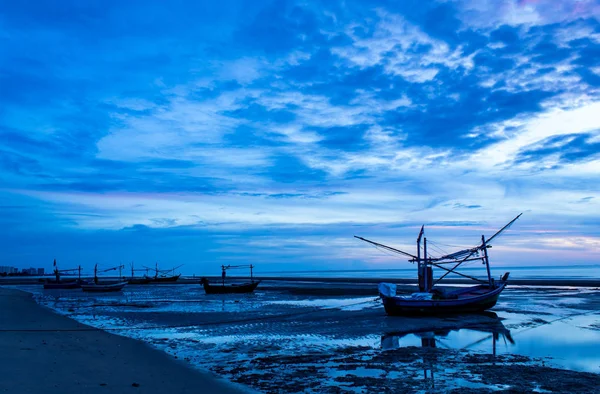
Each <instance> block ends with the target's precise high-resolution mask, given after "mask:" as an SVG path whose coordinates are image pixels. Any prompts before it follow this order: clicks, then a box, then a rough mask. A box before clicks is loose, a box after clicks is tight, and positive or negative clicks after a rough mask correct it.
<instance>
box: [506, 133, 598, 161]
mask: <svg viewBox="0 0 600 394" xmlns="http://www.w3.org/2000/svg"><path fill="white" fill-rule="evenodd" d="M590 139H591V135H590V134H567V135H561V136H556V137H550V138H547V139H545V140H543V141H541V142H540V143H539V144H536V145H535V146H530V147H528V149H526V150H523V151H521V152H519V155H518V156H517V158H516V161H517V163H524V162H529V163H537V162H540V161H542V162H543V160H544V159H545V158H548V157H550V156H553V155H557V156H558V157H559V163H560V164H559V165H562V164H567V163H573V162H576V161H580V160H584V159H588V158H591V157H597V156H599V155H600V142H590V141H589V140H590Z"/></svg>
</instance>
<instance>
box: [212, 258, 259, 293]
mask: <svg viewBox="0 0 600 394" xmlns="http://www.w3.org/2000/svg"><path fill="white" fill-rule="evenodd" d="M236 268H250V282H248V283H231V284H225V279H226V276H227V274H226V272H227V270H228V269H236ZM253 268H254V266H253V265H252V264H250V265H222V266H221V279H222V281H221V284H218V285H213V284H210V282H209V281H208V279H206V278H202V279H201V280H200V284H201V285H202V287H204V292H205V293H206V294H243V293H252V292H253V291H254V290H255V289H256V287H257V286H258V284H259V283H260V281H256V282H255V281H254V278H253V274H252V269H253Z"/></svg>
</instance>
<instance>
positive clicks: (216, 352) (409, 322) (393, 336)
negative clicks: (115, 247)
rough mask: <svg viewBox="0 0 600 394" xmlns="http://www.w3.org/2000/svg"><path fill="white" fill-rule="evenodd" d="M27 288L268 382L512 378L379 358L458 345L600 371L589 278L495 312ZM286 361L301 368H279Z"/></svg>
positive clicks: (236, 374)
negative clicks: (445, 314) (458, 313)
mask: <svg viewBox="0 0 600 394" xmlns="http://www.w3.org/2000/svg"><path fill="white" fill-rule="evenodd" d="M22 288H23V289H25V290H28V291H31V292H32V293H33V294H34V295H35V297H36V298H37V300H38V302H40V303H42V304H44V305H47V306H49V307H51V308H53V309H55V310H56V311H58V312H59V313H62V314H65V315H68V316H70V317H72V318H74V319H76V320H78V321H81V322H83V323H86V324H89V325H91V326H94V327H99V328H103V329H112V330H114V332H115V333H118V334H120V335H125V336H129V337H133V338H136V339H140V340H143V341H146V342H148V343H150V344H152V345H153V346H155V347H157V348H159V349H162V350H164V351H166V352H168V353H170V354H172V355H174V356H176V357H178V358H182V359H185V360H186V361H188V362H190V363H192V364H193V365H196V366H198V367H200V368H204V369H209V370H212V371H214V372H216V373H218V374H221V375H224V376H225V377H227V378H231V379H234V380H237V381H241V382H243V383H247V384H251V385H254V386H255V387H258V388H260V389H262V390H265V391H269V390H270V388H271V386H270V384H274V385H275V386H273V387H277V386H276V384H278V383H277V381H276V379H281V380H282V382H283V381H284V380H288V381H292V380H294V379H296V380H297V381H298V382H301V381H302V383H303V384H304V383H306V382H308V381H315V382H318V383H319V384H325V385H328V386H336V387H343V388H345V389H347V391H350V392H351V391H355V389H360V387H361V386H360V384H361V383H360V382H357V381H351V380H352V379H362V380H361V381H364V382H367V383H364V384H365V385H366V386H365V387H367V388H368V387H371V386H372V385H373V384H374V383H373V382H374V381H377V380H383V381H385V380H386V379H390V378H391V377H390V376H394V375H393V374H394V373H398V372H396V371H403V372H402V374H403V375H402V376H403V379H405V378H406V376H407V375H406V374H408V376H410V378H411V379H413V380H415V381H418V382H420V383H423V382H425V383H426V384H429V382H430V380H431V381H432V382H433V375H432V376H431V378H425V377H423V376H429V375H427V374H428V373H430V374H434V372H435V375H436V379H435V381H436V382H437V386H436V387H438V388H440V387H442V388H443V387H445V388H446V389H450V388H453V387H454V388H456V387H470V388H474V389H477V388H479V387H487V389H489V390H502V389H504V388H506V387H504V386H502V385H500V386H498V385H492V384H488V383H482V382H480V381H478V379H479V378H478V376H477V375H475V374H472V373H467V372H465V371H463V370H462V369H461V367H460V366H459V367H457V369H452V368H448V367H447V363H448V358H447V357H446V356H444V357H437V356H436V357H429V356H427V354H429V353H419V356H418V357H417V356H414V355H413V356H411V357H413V359H412V361H411V359H410V357H409V359H407V360H402V362H399V363H396V364H393V365H394V368H396V370H392V369H390V368H391V366H392V364H381V362H380V361H374V360H378V359H379V358H380V357H382V356H386V354H392V353H386V352H398V351H402V350H403V349H406V350H407V351H408V352H409V353H410V352H412V350H411V349H425V350H427V351H429V350H431V351H434V350H435V351H437V350H444V351H454V352H459V353H452V354H460V355H461V357H463V356H465V357H466V356H470V355H475V356H478V357H479V356H484V355H485V356H487V355H491V356H498V357H501V356H502V355H519V356H526V357H527V359H523V360H520V361H518V362H523V363H525V364H527V365H532V364H535V365H550V366H553V367H557V368H564V369H570V370H574V371H587V372H594V373H599V372H600V316H599V314H598V307H597V305H598V301H600V297H599V296H598V292H590V291H589V290H586V289H557V290H532V289H525V288H515V289H510V288H509V289H507V290H506V291H505V292H504V293H503V294H502V297H501V300H500V302H499V303H498V305H497V306H496V308H494V310H493V311H494V312H495V315H494V314H488V315H483V316H481V317H480V316H466V317H451V318H443V319H437V318H424V319H415V318H412V319H411V318H402V317H388V316H385V313H384V311H383V308H382V307H381V305H380V302H378V301H377V300H376V299H375V298H374V297H326V296H310V297H307V296H297V295H292V294H288V293H286V292H282V291H260V290H259V291H257V292H256V293H255V294H250V295H220V296H219V295H211V296H207V295H205V294H204V292H203V291H202V289H201V288H200V287H199V286H197V285H160V286H128V287H127V288H126V290H125V291H124V292H123V293H122V294H98V295H89V294H86V293H83V292H81V291H77V290H52V291H44V290H42V289H41V288H39V287H34V286H22ZM207 351H210V354H211V357H210V358H207V357H206V352H207ZM411 354H412V353H411ZM436 354H437V353H436ZM407 357H408V356H407ZM415 357H416V358H415ZM452 357H454V356H452ZM257 359H258V360H260V361H259V364H258V367H257V364H256V361H255V360H257ZM283 362H287V363H288V364H289V365H290V366H289V369H288V370H286V372H285V373H282V372H281V371H279V372H276V371H277V370H276V368H278V367H277V366H278V365H280V364H281V363H283ZM459 364H460V363H459ZM382 365H385V368H384V367H383V366H382ZM382 368H383V369H382ZM311 371H312V372H311ZM428 371H429V372H428ZM457 371H458V372H457ZM424 372H425V374H424V375H423V373H424ZM411 374H412V375H411ZM261 376H262V377H261ZM307 376H308V377H307ZM305 381H306V382H305ZM425 383H423V384H425ZM280 384H281V382H280ZM298 384H300V383H298ZM440 385H441V386H440ZM307 387H308V388H307V390H308V391H311V389H310V386H307ZM427 387H428V386H427ZM427 387H426V389H427V390H429V389H428V388H427ZM540 390H542V389H540ZM359 391H360V390H359Z"/></svg>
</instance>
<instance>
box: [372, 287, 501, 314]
mask: <svg viewBox="0 0 600 394" xmlns="http://www.w3.org/2000/svg"><path fill="white" fill-rule="evenodd" d="M505 287H506V283H501V284H499V285H498V286H497V287H495V288H494V289H490V290H489V291H488V292H486V293H485V294H481V295H474V296H469V297H459V298H456V299H432V300H414V299H407V298H403V297H399V296H394V297H387V296H384V295H381V299H382V300H383V306H384V308H385V311H386V313H387V314H388V315H392V316H414V315H450V314H459V313H477V312H483V311H485V310H487V309H490V308H492V307H494V306H495V305H496V303H497V302H498V297H499V296H500V293H502V291H503V290H504V288H505Z"/></svg>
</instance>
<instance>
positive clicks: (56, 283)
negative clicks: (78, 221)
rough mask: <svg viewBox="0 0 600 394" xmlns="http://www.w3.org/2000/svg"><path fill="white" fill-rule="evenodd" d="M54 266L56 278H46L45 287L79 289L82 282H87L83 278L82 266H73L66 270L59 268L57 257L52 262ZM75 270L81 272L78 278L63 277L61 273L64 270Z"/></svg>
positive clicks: (51, 288) (49, 288)
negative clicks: (65, 278)
mask: <svg viewBox="0 0 600 394" xmlns="http://www.w3.org/2000/svg"><path fill="white" fill-rule="evenodd" d="M52 265H53V266H54V271H53V273H54V275H55V279H54V280H52V279H46V280H45V281H44V289H47V290H59V289H60V290H69V289H79V288H80V287H81V284H84V283H87V282H85V281H83V280H81V266H79V267H77V268H72V269H66V270H59V269H58V266H57V265H56V259H54V262H53V264H52ZM74 271H78V272H79V278H78V279H67V280H64V279H61V278H60V277H61V274H62V273H64V272H74Z"/></svg>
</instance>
